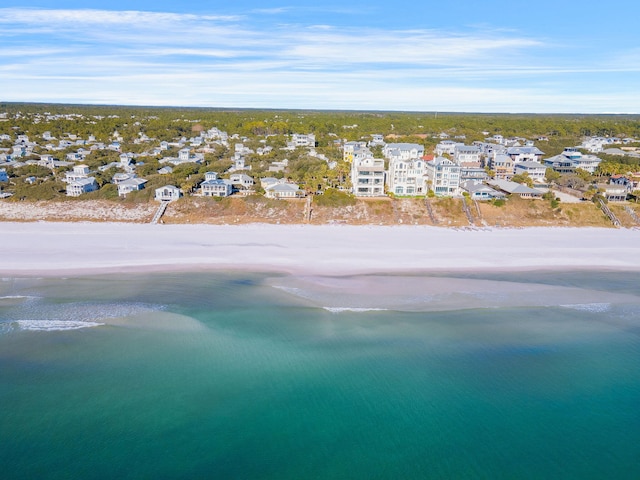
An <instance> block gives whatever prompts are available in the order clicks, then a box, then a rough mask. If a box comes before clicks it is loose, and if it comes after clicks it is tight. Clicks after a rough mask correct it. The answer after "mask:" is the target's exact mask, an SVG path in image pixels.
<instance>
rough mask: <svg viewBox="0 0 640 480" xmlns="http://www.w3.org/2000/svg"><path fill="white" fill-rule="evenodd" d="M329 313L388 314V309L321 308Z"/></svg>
mask: <svg viewBox="0 0 640 480" xmlns="http://www.w3.org/2000/svg"><path fill="white" fill-rule="evenodd" d="M322 308H323V309H325V310H327V311H329V312H331V313H342V312H388V311H389V309H388V308H367V307H322Z"/></svg>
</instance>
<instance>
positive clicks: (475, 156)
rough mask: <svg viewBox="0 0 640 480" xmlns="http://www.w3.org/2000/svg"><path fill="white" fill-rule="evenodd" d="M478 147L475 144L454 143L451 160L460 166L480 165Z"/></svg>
mask: <svg viewBox="0 0 640 480" xmlns="http://www.w3.org/2000/svg"><path fill="white" fill-rule="evenodd" d="M480 155H481V152H480V148H478V147H476V146H475V145H464V144H462V145H456V146H455V148H454V152H453V161H454V162H456V163H457V164H458V165H460V166H461V167H480V165H481V163H480V160H481V158H480Z"/></svg>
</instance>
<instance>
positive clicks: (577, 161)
mask: <svg viewBox="0 0 640 480" xmlns="http://www.w3.org/2000/svg"><path fill="white" fill-rule="evenodd" d="M600 162H602V159H601V158H598V157H596V156H595V155H589V154H587V155H585V154H583V153H582V152H580V151H579V150H578V149H577V148H573V147H567V148H565V149H564V151H563V152H562V153H561V154H560V155H555V156H553V157H550V158H547V159H545V160H544V165H545V166H546V167H549V168H553V169H554V170H555V171H556V172H558V173H573V172H575V171H576V169H578V168H579V169H581V170H584V171H586V172H589V173H594V172H595V171H596V168H598V165H600Z"/></svg>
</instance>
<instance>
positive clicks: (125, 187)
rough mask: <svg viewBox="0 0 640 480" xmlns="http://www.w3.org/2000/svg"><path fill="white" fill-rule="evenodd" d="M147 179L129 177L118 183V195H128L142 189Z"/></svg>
mask: <svg viewBox="0 0 640 480" xmlns="http://www.w3.org/2000/svg"><path fill="white" fill-rule="evenodd" d="M146 183H147V180H145V179H144V178H137V177H133V178H127V179H126V180H122V181H121V182H119V183H118V195H119V196H120V197H126V196H127V194H128V193H131V192H136V191H138V190H142V189H143V188H144V185H145V184H146Z"/></svg>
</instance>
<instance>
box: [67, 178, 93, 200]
mask: <svg viewBox="0 0 640 480" xmlns="http://www.w3.org/2000/svg"><path fill="white" fill-rule="evenodd" d="M97 189H98V184H97V183H96V179H95V178H93V177H84V178H79V179H77V180H74V181H72V182H70V183H69V184H68V185H67V196H68V197H79V196H80V195H82V194H83V193H89V192H93V191H95V190H97Z"/></svg>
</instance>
